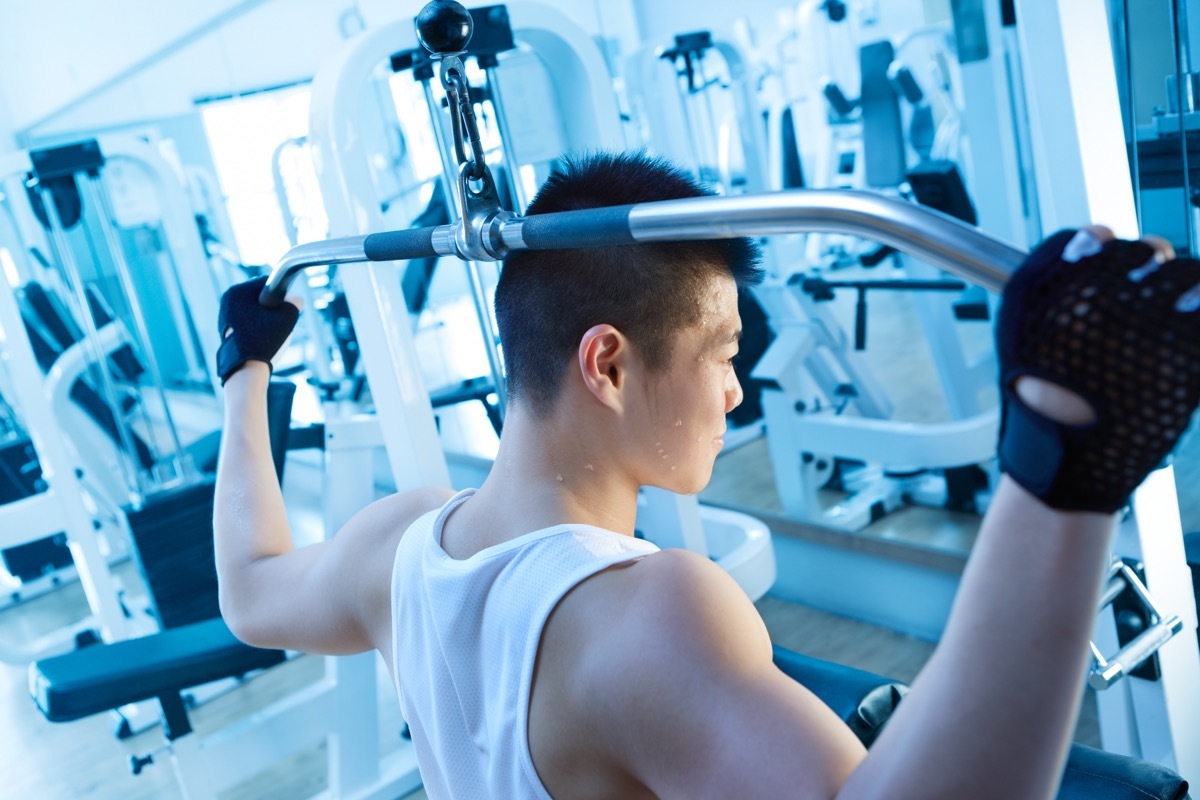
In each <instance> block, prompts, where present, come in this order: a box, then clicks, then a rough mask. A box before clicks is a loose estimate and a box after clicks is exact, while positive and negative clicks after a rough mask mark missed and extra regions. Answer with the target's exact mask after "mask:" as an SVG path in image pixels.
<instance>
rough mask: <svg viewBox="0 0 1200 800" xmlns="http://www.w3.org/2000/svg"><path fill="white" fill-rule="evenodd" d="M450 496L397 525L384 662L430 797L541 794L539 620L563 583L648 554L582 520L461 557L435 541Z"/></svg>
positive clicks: (648, 548)
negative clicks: (532, 705) (534, 693)
mask: <svg viewBox="0 0 1200 800" xmlns="http://www.w3.org/2000/svg"><path fill="white" fill-rule="evenodd" d="M473 493H474V490H470V489H469V490H467V491H464V492H460V493H459V494H457V495H455V496H454V497H453V498H451V499H450V501H449V502H447V503H446V505H444V506H443V507H442V508H441V509H440V510H435V511H431V512H429V513H428V514H426V515H424V516H423V517H421V518H420V519H418V520H417V521H416V522H414V523H413V524H412V526H411V527H410V528H409V529H408V531H407V532H405V534H404V536H403V537H402V538H401V540H400V546H399V547H398V548H397V550H396V562H395V565H394V567H393V571H392V621H393V625H394V644H393V647H394V651H393V664H395V674H396V676H397V681H396V682H397V686H396V691H397V693H398V695H399V697H400V710H401V712H403V714H404V718H405V720H406V721H407V722H408V725H409V729H410V730H411V732H412V740H413V744H414V745H415V746H416V752H417V763H418V765H419V766H420V769H421V778H422V780H423V781H424V783H425V791H426V793H427V794H428V795H429V797H430V799H431V800H451V799H453V800H475V799H476V798H480V799H481V800H482V798H487V800H528V799H529V798H536V800H550V795H549V793H548V792H547V791H546V789H545V787H543V786H542V782H541V780H540V779H539V778H538V775H537V771H536V770H535V769H534V767H533V759H532V757H531V756H530V754H529V735H528V724H529V695H530V689H531V684H532V681H533V667H534V659H535V658H536V657H537V649H538V642H539V640H540V639H541V636H542V627H543V625H544V624H545V622H546V618H547V617H548V616H549V615H550V612H551V611H552V610H553V609H554V607H555V606H556V605H557V604H558V601H559V600H560V599H561V598H562V596H563V595H564V594H566V593H567V591H569V590H570V589H571V588H572V587H573V586H575V585H576V584H577V583H579V582H580V581H582V580H583V579H585V578H587V577H588V576H590V575H593V574H595V573H596V572H599V571H600V570H602V569H605V568H607V567H610V566H612V565H614V564H619V563H621V562H623V561H629V560H631V559H635V558H640V557H642V556H645V555H648V554H650V553H653V552H655V551H657V550H658V548H657V547H655V546H654V545H653V544H650V543H649V542H646V541H643V540H641V539H635V538H633V537H632V536H625V535H622V534H619V533H615V532H613V531H609V530H605V529H603V528H597V527H593V526H590V525H555V526H554V527H551V528H545V529H543V530H539V531H534V532H533V533H528V534H525V535H524V536H520V537H518V538H516V539H513V540H511V541H508V542H505V543H503V544H500V545H496V546H495V547H489V548H487V549H485V550H481V551H480V552H478V553H476V554H475V555H473V556H471V557H470V558H466V559H454V558H451V557H450V556H449V555H448V554H447V553H446V552H445V551H444V550H443V549H442V546H441V539H442V526H443V524H444V523H445V520H446V517H447V516H449V514H450V512H451V511H453V510H454V509H455V508H456V507H458V506H459V505H460V504H461V503H463V502H464V501H465V500H466V499H467V498H468V497H470V496H471V495H472V494H473Z"/></svg>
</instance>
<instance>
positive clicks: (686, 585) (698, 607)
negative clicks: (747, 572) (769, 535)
mask: <svg viewBox="0 0 1200 800" xmlns="http://www.w3.org/2000/svg"><path fill="white" fill-rule="evenodd" d="M588 584H591V585H590V586H589V585H588ZM581 588H583V589H585V590H590V591H591V592H594V593H595V594H596V595H597V597H595V598H592V601H593V602H594V604H595V608H607V609H609V611H610V613H607V614H605V613H601V614H600V615H599V617H600V619H597V620H596V625H597V627H598V628H600V630H597V631H593V632H592V635H593V638H600V639H604V640H605V643H606V645H607V646H606V647H602V648H598V649H599V650H600V651H601V652H603V653H604V654H605V655H604V659H605V660H608V659H612V658H615V659H620V658H622V657H623V656H622V655H621V654H622V653H625V652H629V651H630V650H636V651H639V652H640V653H641V655H640V656H639V658H644V657H646V656H647V655H655V654H657V655H659V656H661V657H664V658H676V657H678V656H679V655H680V654H681V653H680V651H679V648H683V650H685V651H691V650H694V649H695V650H697V651H699V650H705V651H706V650H707V649H708V648H709V647H710V646H712V645H713V644H715V643H716V640H717V639H720V638H723V635H724V632H725V631H726V630H727V629H728V628H730V627H731V626H732V627H733V628H735V629H736V630H738V631H740V632H745V631H747V630H748V631H750V632H752V634H753V638H756V639H758V640H759V643H760V644H761V647H760V648H757V649H758V653H757V655H759V656H761V655H763V654H764V653H765V654H766V656H767V657H769V655H770V638H769V637H768V635H767V632H766V628H765V626H764V625H763V623H762V619H761V618H760V617H759V615H758V612H757V610H756V609H755V608H754V604H753V603H751V602H750V598H749V597H747V596H746V593H745V592H744V591H743V590H742V588H741V587H740V586H738V584H737V582H736V581H734V580H733V578H732V577H730V575H729V573H727V572H726V571H725V570H723V569H722V568H721V567H720V566H718V565H717V564H715V563H713V562H712V561H711V560H709V559H708V558H706V557H704V556H702V555H700V554H698V553H693V552H691V551H688V550H676V549H672V550H660V551H658V552H656V553H652V554H651V555H648V556H645V557H643V558H641V559H638V560H637V561H634V562H632V563H630V564H629V566H628V567H627V568H625V569H610V570H604V571H602V572H600V573H598V574H597V575H596V576H594V577H593V578H592V579H590V580H589V581H586V582H585V583H584V584H583V585H581ZM614 645H621V646H620V647H616V648H614V647H613V646H614ZM695 654H696V655H699V652H696V653H695ZM614 666H617V665H616V664H612V663H609V664H606V667H614Z"/></svg>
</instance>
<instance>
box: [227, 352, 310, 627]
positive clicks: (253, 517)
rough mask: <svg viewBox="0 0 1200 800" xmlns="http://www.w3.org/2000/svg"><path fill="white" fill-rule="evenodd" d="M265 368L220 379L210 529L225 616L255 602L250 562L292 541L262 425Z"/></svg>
mask: <svg viewBox="0 0 1200 800" xmlns="http://www.w3.org/2000/svg"><path fill="white" fill-rule="evenodd" d="M269 380H270V371H269V370H268V368H267V365H266V364H264V363H261V362H252V363H249V364H247V365H246V366H244V367H243V368H242V369H240V370H238V371H237V372H236V373H234V374H233V375H232V376H230V378H229V381H228V382H227V383H226V384H225V426H224V430H223V431H222V434H221V455H220V462H219V464H218V468H217V486H216V505H215V510H214V514H213V532H214V536H215V543H216V560H217V574H218V577H219V579H220V587H221V609H222V612H223V613H225V614H226V616H227V618H228V617H231V616H235V615H237V614H238V613H240V611H239V610H244V609H245V608H246V607H252V606H253V605H254V598H253V590H254V582H253V580H252V579H251V578H250V568H251V567H252V566H253V564H254V563H255V562H256V561H258V560H259V559H261V558H264V557H267V556H273V555H279V554H282V553H286V552H288V551H290V550H291V549H292V547H293V544H292V536H291V530H290V528H289V526H288V520H287V512H286V510H285V508H284V504H283V493H282V491H281V490H280V487H279V482H278V479H277V477H276V474H275V466H274V461H273V459H272V455H271V441H270V435H269V433H268V426H267V383H268V382H269Z"/></svg>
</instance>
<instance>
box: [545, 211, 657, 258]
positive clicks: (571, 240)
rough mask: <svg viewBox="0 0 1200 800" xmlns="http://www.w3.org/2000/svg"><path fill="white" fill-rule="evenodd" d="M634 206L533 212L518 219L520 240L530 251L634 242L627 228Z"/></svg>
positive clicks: (606, 245) (607, 245)
mask: <svg viewBox="0 0 1200 800" xmlns="http://www.w3.org/2000/svg"><path fill="white" fill-rule="evenodd" d="M633 208H634V206H612V207H610V208H589V209H585V210H582V211H559V212H557V213H554V214H535V215H533V216H530V217H525V219H523V220H522V221H521V239H522V240H523V241H524V242H525V246H526V247H527V248H528V249H530V250H565V249H574V248H579V247H611V246H614V245H624V244H637V241H636V240H635V239H634V238H633V233H632V232H631V231H630V230H629V212H630V210H631V209H633Z"/></svg>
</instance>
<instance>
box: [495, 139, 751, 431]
mask: <svg viewBox="0 0 1200 800" xmlns="http://www.w3.org/2000/svg"><path fill="white" fill-rule="evenodd" d="M712 194H713V192H711V191H709V190H707V189H705V188H704V187H702V186H701V185H700V184H699V183H697V182H696V181H695V180H694V179H693V178H692V177H691V176H690V175H689V174H687V173H686V172H684V171H682V170H681V169H679V168H678V167H676V166H674V165H672V164H670V163H669V162H667V161H665V160H663V159H661V158H655V157H652V156H649V155H647V154H645V153H609V152H599V153H589V154H586V155H583V156H580V157H577V158H564V159H562V160H560V162H559V163H558V164H557V165H556V167H555V168H554V170H553V171H552V172H551V174H550V177H549V178H547V180H546V182H545V184H543V185H542V188H541V189H540V190H539V191H538V193H537V196H536V197H535V198H534V199H533V202H532V203H530V204H529V208H528V210H527V211H526V213H527V214H529V215H533V214H547V213H553V212H558V211H578V210H582V209H589V208H605V207H609V206H623V205H630V204H634V203H649V202H656V201H660V200H680V199H685V198H691V197H704V196H708V195H712ZM761 260H762V254H761V251H760V249H759V247H758V245H757V244H756V243H755V242H754V241H752V240H751V239H748V238H744V237H743V238H735V239H715V240H710V241H691V242H656V243H649V244H636V245H625V246H614V247H600V248H589V249H580V250H541V251H533V250H522V251H517V252H514V253H512V254H511V255H509V257H508V258H506V259H505V261H504V266H503V269H502V270H501V273H500V282H499V284H498V285H497V287H496V299H495V303H496V306H495V308H496V321H497V325H498V327H499V331H500V341H501V345H502V347H503V351H504V361H505V368H506V372H507V375H508V396H509V399H510V400H516V401H519V402H521V403H523V404H525V405H527V406H528V407H529V408H530V409H531V410H532V411H533V412H534V413H535V414H544V413H545V412H546V411H548V410H549V409H550V408H551V406H552V405H553V403H554V400H555V399H556V398H557V396H558V391H559V388H560V386H561V383H562V378H563V375H564V374H565V370H566V368H567V365H568V364H569V363H570V362H571V361H572V360H573V359H574V357H575V353H576V351H577V348H578V347H579V341H580V339H582V337H583V334H584V333H586V332H587V330H588V329H589V328H591V327H593V326H595V325H599V324H603V323H607V324H610V325H612V326H614V327H615V328H617V329H618V330H620V331H621V332H622V333H624V334H625V336H627V337H628V338H629V340H630V341H631V342H632V343H633V345H634V347H636V348H637V350H638V351H639V353H640V354H641V356H642V358H644V359H645V361H646V364H647V366H648V367H649V368H650V369H652V370H653V369H665V368H666V367H667V366H668V364H669V362H670V356H671V346H672V344H673V341H674V339H673V335H674V334H675V332H676V331H678V330H680V329H682V328H685V327H688V326H690V325H694V324H696V323H698V322H699V320H700V302H699V294H700V292H701V291H702V290H703V289H704V287H705V284H706V283H707V281H708V279H709V278H711V277H712V276H714V275H728V276H730V277H732V278H733V279H734V281H735V282H736V283H737V285H738V287H739V288H742V287H745V286H751V285H754V284H756V283H758V282H759V281H761V280H762V268H761V266H760V262H761Z"/></svg>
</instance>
